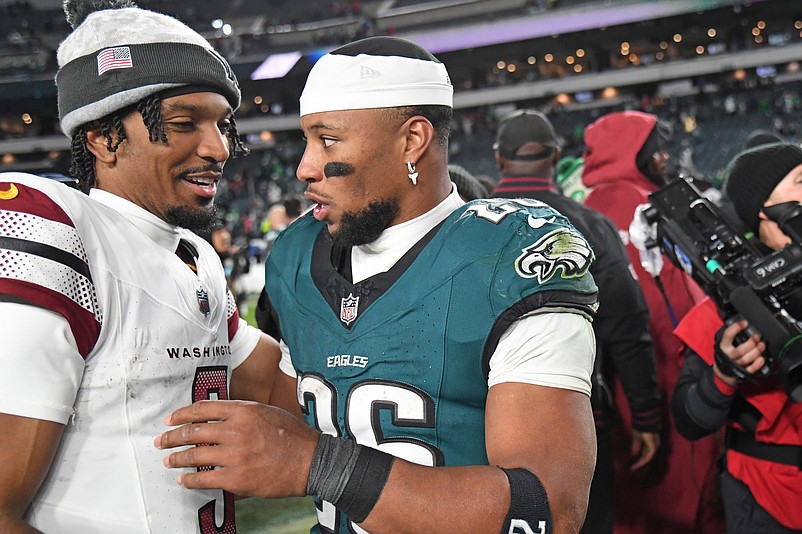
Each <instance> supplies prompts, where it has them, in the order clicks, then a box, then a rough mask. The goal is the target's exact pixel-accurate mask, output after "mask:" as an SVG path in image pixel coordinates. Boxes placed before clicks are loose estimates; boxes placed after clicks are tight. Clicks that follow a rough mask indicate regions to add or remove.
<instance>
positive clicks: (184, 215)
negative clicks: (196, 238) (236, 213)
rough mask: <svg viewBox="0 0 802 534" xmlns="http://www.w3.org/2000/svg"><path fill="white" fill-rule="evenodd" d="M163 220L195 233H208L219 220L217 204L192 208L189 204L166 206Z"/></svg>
mask: <svg viewBox="0 0 802 534" xmlns="http://www.w3.org/2000/svg"><path fill="white" fill-rule="evenodd" d="M164 217H165V220H166V221H167V222H168V223H170V224H172V225H173V226H180V227H181V228H186V229H187V230H191V231H193V232H195V233H196V234H204V233H208V232H210V231H211V230H212V226H214V224H215V223H216V222H218V221H219V217H218V216H217V206H215V205H214V204H212V205H211V206H209V207H200V208H194V207H189V206H173V207H170V208H167V212H166V213H165V214H164Z"/></svg>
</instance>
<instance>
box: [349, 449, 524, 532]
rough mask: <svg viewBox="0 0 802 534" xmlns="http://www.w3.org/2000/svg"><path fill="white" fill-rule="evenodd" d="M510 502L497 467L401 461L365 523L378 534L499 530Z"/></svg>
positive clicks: (502, 473) (503, 477)
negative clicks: (437, 465) (440, 465)
mask: <svg viewBox="0 0 802 534" xmlns="http://www.w3.org/2000/svg"><path fill="white" fill-rule="evenodd" d="M509 503H510V488H509V483H508V481H507V477H506V475H505V474H504V472H503V471H501V470H500V469H498V468H497V467H491V466H476V467H438V468H432V467H424V466H420V465H416V464H412V463H409V462H405V461H402V460H396V461H395V462H394V464H393V469H392V471H391V473H390V477H389V479H388V480H387V485H386V486H385V487H384V491H383V492H382V494H381V497H380V498H379V500H378V501H377V503H376V506H375V507H374V508H373V511H372V512H371V513H370V515H368V517H367V519H366V520H365V521H364V522H363V523H361V525H360V526H362V527H363V528H364V529H366V530H367V531H369V532H371V533H373V534H381V533H384V532H387V533H428V532H443V533H445V532H491V533H493V532H499V531H500V529H501V525H502V523H503V521H504V517H505V516H506V514H507V510H508V508H509Z"/></svg>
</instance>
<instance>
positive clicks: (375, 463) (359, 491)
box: [306, 434, 395, 523]
mask: <svg viewBox="0 0 802 534" xmlns="http://www.w3.org/2000/svg"><path fill="white" fill-rule="evenodd" d="M394 459H395V457H393V456H391V455H389V454H386V453H383V452H381V451H379V450H376V449H372V448H370V447H365V446H362V445H358V444H357V443H355V442H353V441H350V440H346V439H342V438H336V437H334V436H329V435H328V434H321V436H320V440H319V441H318V444H317V447H316V448H315V454H314V456H313V457H312V465H311V466H310V468H309V478H308V479H307V481H306V493H307V495H317V496H318V497H320V498H321V499H323V500H325V501H328V502H330V503H331V504H333V505H334V506H335V507H336V508H337V509H339V510H340V511H341V512H343V513H344V514H345V515H347V516H348V518H349V519H350V520H351V521H353V522H355V523H361V522H362V521H364V520H365V519H366V518H367V517H368V514H370V512H371V510H373V507H374V506H375V505H376V501H378V500H379V496H380V495H381V493H382V490H383V489H384V486H385V484H387V478H388V477H389V476H390V469H391V468H392V465H393V460H394Z"/></svg>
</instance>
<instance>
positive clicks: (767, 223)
mask: <svg viewBox="0 0 802 534" xmlns="http://www.w3.org/2000/svg"><path fill="white" fill-rule="evenodd" d="M725 190H726V193H727V195H728V197H729V198H730V200H731V201H732V203H733V207H734V209H735V212H736V213H737V215H738V217H739V219H740V220H741V222H742V223H743V225H744V227H745V229H746V230H747V231H749V232H753V233H754V235H755V236H757V237H759V239H760V241H761V242H762V244H763V245H765V246H766V247H767V251H768V252H770V250H779V249H781V248H783V247H785V246H786V245H788V244H790V243H791V239H790V238H789V237H788V236H787V235H785V234H784V233H783V232H782V231H781V230H780V228H779V226H778V225H777V223H775V222H774V221H772V220H769V219H768V217H767V216H766V215H765V213H764V212H763V208H764V207H768V206H772V205H774V204H778V203H781V202H789V201H796V202H802V148H800V147H799V146H797V145H794V144H787V143H777V144H770V145H763V146H758V147H756V148H752V149H749V150H746V151H744V152H741V153H740V154H739V155H737V156H736V157H735V158H734V159H733V161H732V162H731V163H730V166H729V172H728V177H727V181H726V184H725ZM791 312H792V313H798V311H796V310H791ZM797 317H798V315H797ZM724 319H729V318H727V317H725V318H724ZM729 322H730V321H728V323H729ZM747 327H748V323H747V322H746V321H742V320H736V321H733V322H732V324H729V325H728V326H727V325H725V324H724V321H723V320H722V319H721V318H720V317H719V314H718V310H717V307H716V305H715V304H714V303H713V301H712V300H709V299H708V300H706V301H703V302H702V303H700V304H699V305H697V306H696V307H695V308H694V309H693V310H692V311H691V312H689V313H688V315H686V317H685V318H684V319H683V321H682V322H681V323H680V324H679V326H678V327H677V329H676V332H675V333H676V334H677V336H678V337H679V338H680V339H681V340H682V341H683V342H684V343H685V344H686V349H685V359H684V362H683V367H682V373H681V375H680V379H679V381H678V383H677V386H676V388H675V389H674V395H673V398H672V410H673V414H674V418H675V422H676V425H677V430H678V431H679V432H680V433H681V434H682V435H683V436H685V437H686V438H688V439H690V440H696V439H699V438H701V437H702V436H707V435H710V434H713V433H716V432H717V431H719V430H720V429H721V428H722V427H725V428H726V431H725V432H726V433H725V444H726V454H725V457H724V458H723V459H722V462H721V465H722V470H721V471H722V472H721V480H720V482H721V498H722V501H723V504H724V511H725V519H726V525H727V533H728V534H735V533H747V532H748V533H750V534H751V533H790V532H800V531H801V530H802V403H794V402H792V401H791V399H790V398H789V396H788V394H787V393H786V391H785V390H784V389H783V387H782V386H781V383H780V380H779V379H778V377H777V376H776V374H775V375H771V376H767V377H762V378H750V379H746V380H739V379H738V378H736V376H735V373H733V372H732V370H733V367H732V365H735V366H737V367H738V368H740V369H741V370H745V371H746V372H747V373H749V374H750V375H751V374H755V373H757V372H758V371H760V370H761V368H762V367H763V366H764V364H765V363H766V361H767V360H766V357H765V356H764V354H763V353H764V351H765V350H766V343H765V342H764V341H762V340H761V338H760V335H759V334H757V333H754V334H752V335H747V333H746V332H744V330H745V329H746V328H747ZM742 332H744V333H742ZM739 334H741V336H740V337H739V338H738V339H739V340H740V339H741V338H744V340H743V341H741V342H740V343H739V342H738V341H736V336H738V335H739ZM716 351H720V352H719V354H718V355H717V354H716ZM717 358H718V361H719V362H724V363H722V364H719V363H716V362H717ZM726 362H730V363H729V364H728V363H726Z"/></svg>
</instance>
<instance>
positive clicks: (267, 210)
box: [0, 0, 802, 261]
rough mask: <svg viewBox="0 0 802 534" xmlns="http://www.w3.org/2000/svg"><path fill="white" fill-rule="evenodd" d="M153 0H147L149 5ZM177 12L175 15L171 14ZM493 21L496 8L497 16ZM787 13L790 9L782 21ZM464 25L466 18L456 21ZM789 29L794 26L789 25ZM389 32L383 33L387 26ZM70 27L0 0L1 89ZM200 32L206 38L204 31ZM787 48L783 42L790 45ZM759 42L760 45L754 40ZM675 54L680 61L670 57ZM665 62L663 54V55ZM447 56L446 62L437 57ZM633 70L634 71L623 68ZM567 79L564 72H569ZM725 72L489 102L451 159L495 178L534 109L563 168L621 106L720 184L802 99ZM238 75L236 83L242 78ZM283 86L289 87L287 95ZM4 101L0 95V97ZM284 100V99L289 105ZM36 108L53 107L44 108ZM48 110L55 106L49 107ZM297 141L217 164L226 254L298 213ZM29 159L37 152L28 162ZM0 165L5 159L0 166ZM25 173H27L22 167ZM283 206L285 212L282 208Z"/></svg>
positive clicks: (230, 46) (746, 41)
mask: <svg viewBox="0 0 802 534" xmlns="http://www.w3.org/2000/svg"><path fill="white" fill-rule="evenodd" d="M153 1H154V2H155V0H153ZM593 1H594V0H530V1H527V2H524V3H523V4H522V6H521V7H518V8H517V10H518V13H519V14H524V13H532V12H538V11H547V10H552V9H556V8H560V9H562V8H571V7H575V6H577V5H582V4H591V3H593ZM149 2H151V0H140V1H139V4H140V5H142V6H143V7H148V5H149ZM424 3H426V1H425V0H397V1H396V2H394V4H393V6H394V7H396V8H401V9H403V8H405V7H414V6H415V5H418V4H424ZM189 5H190V6H191V8H190V9H189V10H187V6H186V5H185V3H184V2H177V3H176V5H174V6H172V7H171V6H159V9H160V10H162V11H167V12H169V9H175V10H176V11H178V10H179V9H180V13H179V12H176V13H174V14H175V15H177V16H180V18H182V19H183V20H186V21H187V22H188V23H190V24H191V25H193V24H194V25H195V26H196V27H197V28H198V29H201V28H202V29H203V30H204V31H207V30H209V29H210V28H209V21H208V20H206V18H204V16H202V14H204V13H209V12H217V13H220V16H221V17H223V18H225V17H226V16H228V15H230V14H233V13H235V12H236V14H237V16H239V17H242V16H247V15H248V14H249V11H248V10H249V9H250V10H252V11H253V12H252V13H251V15H253V16H256V15H258V14H262V15H264V9H263V6H262V5H261V4H260V3H259V2H243V1H239V2H233V3H232V4H231V5H223V4H219V3H218V2H213V1H212V0H197V1H195V2H191V3H190V4H189ZM179 6H180V8H179ZM271 8H272V9H271V10H270V12H271V16H270V17H271V18H270V19H268V20H267V21H266V22H265V21H262V22H261V24H263V25H264V24H267V25H268V26H270V27H278V26H279V25H282V24H288V25H290V26H297V25H298V24H301V23H307V22H314V21H326V20H338V19H349V20H352V19H354V18H356V19H360V18H361V19H364V21H363V24H361V25H359V29H358V30H357V33H356V34H354V33H349V32H347V31H345V30H344V28H346V27H348V28H353V27H354V26H353V25H350V26H346V25H337V24H334V25H332V26H331V27H327V28H326V27H322V29H321V30H320V31H319V32H317V33H315V34H314V37H313V41H314V42H310V43H309V46H310V47H312V46H316V45H323V44H336V43H340V42H346V41H350V40H353V39H355V38H359V37H363V36H366V35H370V34H373V33H375V32H376V31H378V30H377V27H376V26H375V25H374V24H373V21H371V18H370V17H369V16H367V15H366V10H365V9H364V6H363V3H362V2H360V1H358V0H354V1H346V0H334V1H331V2H319V1H316V0H315V1H307V0H277V1H276V2H271ZM496 15H497V16H501V15H502V13H497V14H496ZM791 16H792V14H790V13H789V14H788V17H791ZM463 22H464V21H463ZM791 24H793V23H791ZM263 30H264V32H263V33H262V34H261V35H257V34H258V33H259V32H255V33H254V34H252V35H250V36H249V37H248V38H245V39H243V38H238V39H225V38H222V39H220V41H219V42H216V43H215V44H216V46H217V47H218V49H222V50H224V51H227V53H228V54H233V55H238V54H239V55H241V54H247V53H256V52H259V53H265V52H266V51H267V50H269V46H270V43H269V33H268V32H267V31H266V30H265V28H263ZM385 30H386V31H390V32H392V28H385ZM729 30H730V31H732V32H736V33H734V34H732V36H730V38H729V41H728V44H727V47H728V49H729V50H733V51H734V50H737V49H746V48H750V47H755V46H758V45H757V44H756V42H755V41H754V40H753V39H750V38H743V39H741V38H735V37H734V36H738V35H741V34H743V35H744V36H747V35H748V36H751V33H750V32H751V31H752V28H751V27H750V26H749V25H746V26H742V27H738V28H730V29H729ZM67 32H68V28H67V27H66V23H65V22H64V17H63V15H62V13H61V12H60V11H58V10H53V11H41V10H40V9H38V8H37V9H34V6H32V4H31V3H30V2H29V1H28V0H0V82H2V80H3V79H10V78H14V77H15V76H21V75H22V76H30V75H33V74H37V73H39V74H42V73H48V72H50V71H54V70H55V57H54V56H55V54H54V50H55V48H56V47H57V46H58V43H59V41H60V39H61V36H63V35H65V34H66V33H67ZM207 33H208V32H207ZM789 42H790V41H789ZM764 46H769V45H768V43H764ZM677 57H679V56H677ZM667 59H668V58H667ZM444 61H445V60H444ZM588 65H589V66H590V68H591V69H593V68H596V69H602V68H608V69H609V68H617V67H619V65H618V64H616V63H615V62H614V61H609V62H608V61H601V62H598V61H597V62H595V63H594V62H590V63H588ZM630 66H631V67H632V68H637V66H636V65H630ZM572 74H573V73H572ZM742 74H743V76H735V75H733V73H726V72H722V73H717V74H715V75H710V76H698V77H695V78H693V79H692V80H691V81H690V82H689V83H690V84H691V85H690V86H689V87H688V88H687V91H684V92H679V93H677V94H674V95H672V96H661V92H660V90H659V89H660V88H659V87H658V85H657V84H652V85H650V86H648V87H643V86H639V87H633V88H630V89H626V88H622V89H620V92H619V94H617V95H616V97H615V98H611V99H609V100H606V99H605V98H604V97H601V96H600V95H598V94H597V95H594V96H593V98H592V101H590V102H584V103H583V102H579V101H578V99H577V98H572V101H571V102H569V103H566V102H561V101H560V99H559V98H556V97H554V96H551V97H548V98H541V99H538V100H530V101H522V102H515V103H507V104H497V105H488V106H482V107H478V108H465V109H457V110H455V114H454V121H453V124H452V137H451V142H450V152H451V153H450V160H451V162H452V163H454V164H456V165H459V166H461V167H463V168H464V169H466V170H467V171H468V172H469V173H471V174H473V175H475V176H478V177H480V178H481V179H482V180H484V181H485V183H488V182H491V183H492V182H493V181H494V180H497V178H498V177H497V175H496V167H495V163H494V160H493V150H492V144H493V138H494V136H495V133H496V130H497V126H498V121H499V119H500V117H502V116H504V115H505V114H507V113H508V112H510V111H512V110H513V109H515V108H522V107H528V108H533V109H539V110H541V111H543V112H544V113H546V114H548V116H549V118H550V119H551V121H552V122H553V124H554V126H555V128H556V129H557V130H558V132H559V133H560V135H561V136H562V137H563V139H564V140H565V144H564V146H563V155H564V156H565V160H566V164H565V166H566V168H569V167H571V161H572V160H574V159H575V158H579V157H580V156H581V154H582V152H583V150H584V144H583V138H582V136H583V132H584V129H585V127H586V126H587V125H588V124H590V123H592V122H593V121H594V120H596V119H597V118H599V117H600V116H601V115H604V114H606V113H610V112H613V111H619V110H624V109H632V110H641V111H645V112H649V113H654V114H656V115H658V116H659V117H660V118H661V119H662V120H664V121H666V122H667V123H668V124H670V125H671V126H672V128H673V131H674V136H673V138H672V146H671V156H672V157H671V160H670V163H669V165H670V170H669V174H670V175H673V176H677V175H680V174H683V175H686V176H688V175H690V176H694V177H696V178H697V179H698V180H700V181H702V182H703V183H706V184H709V185H710V186H711V187H713V188H718V187H720V186H721V178H722V172H723V169H724V167H725V165H726V163H727V162H728V161H729V160H730V159H731V158H732V157H733V156H734V155H735V153H737V151H738V149H739V148H740V147H741V146H742V145H743V143H744V141H745V139H746V138H747V136H749V135H750V134H751V133H752V132H754V131H757V130H763V131H767V132H771V133H774V134H776V135H778V136H780V137H781V138H783V139H785V140H787V141H791V142H797V141H798V140H799V137H800V134H802V132H799V131H798V129H797V128H798V125H799V124H800V119H801V118H802V101H800V96H799V95H800V92H801V90H802V81H798V80H797V79H798V78H799V76H797V77H794V76H776V75H777V73H774V75H773V76H765V75H764V76H759V75H758V74H757V73H756V72H755V71H754V70H750V71H746V72H743V73H742ZM565 75H566V72H563V71H560V70H559V69H553V68H545V67H544V65H543V64H542V62H541V63H540V64H539V65H536V66H533V67H532V68H523V67H522V68H519V69H517V70H513V71H511V70H509V69H506V68H503V67H501V66H499V65H495V66H493V67H492V68H489V69H487V70H486V71H482V73H481V74H480V75H478V76H475V77H474V78H473V79H472V80H470V81H469V82H466V83H463V84H460V82H459V81H458V80H455V81H454V83H455V89H456V90H457V91H460V90H465V89H477V88H482V87H498V86H504V85H514V84H517V83H522V82H531V81H535V80H539V79H544V78H548V77H557V78H559V77H562V76H565ZM245 81H246V80H243V82H245ZM289 92H290V91H288V93H289ZM1 99H3V94H2V93H0V100H1ZM287 99H288V102H286V103H281V104H282V105H280V106H279V107H278V109H279V112H284V113H292V111H291V110H292V109H294V108H297V95H289V94H288V95H287ZM290 100H292V102H291V103H290ZM42 105H43V106H44V107H46V106H48V105H51V103H49V102H44V101H43V102H42ZM52 105H53V106H54V105H55V104H54V103H52ZM51 111H52V113H51V115H53V119H52V120H50V121H48V120H43V119H42V118H41V117H40V118H38V120H35V121H32V124H30V125H26V124H25V123H24V122H20V121H19V117H18V116H13V117H12V116H4V112H3V111H2V110H0V140H3V139H18V138H26V137H36V136H42V135H59V132H58V130H57V120H55V110H51ZM258 113H260V108H259V106H255V105H253V103H252V102H249V101H244V102H243V106H242V108H241V109H240V110H239V111H238V114H237V117H238V118H244V117H248V116H249V115H250V116H253V115H255V114H258ZM303 143H304V142H303V140H302V139H301V136H300V132H298V131H284V132H274V133H273V139H272V140H271V141H270V142H269V143H266V144H263V143H261V142H257V143H254V144H252V147H251V148H252V153H251V155H250V156H248V157H245V158H241V159H238V160H231V161H229V163H228V164H227V166H226V177H227V180H226V181H224V182H223V183H222V184H221V187H220V191H219V194H218V197H217V201H218V205H219V209H220V213H221V217H222V221H221V224H222V225H223V226H224V227H225V228H226V229H227V231H228V232H229V234H230V239H229V240H230V243H231V246H232V247H233V249H235V250H237V251H245V252H247V256H248V257H249V258H250V259H252V260H255V261H261V260H262V259H263V258H264V255H265V254H266V253H267V251H268V250H269V246H270V240H271V238H272V237H273V236H274V235H275V233H276V231H278V230H280V229H281V228H283V226H284V225H286V220H285V218H284V216H281V215H280V214H279V212H281V211H282V210H284V211H289V212H290V213H289V214H288V215H289V216H290V217H293V216H294V212H296V211H302V210H303V209H305V208H306V206H305V205H304V201H303V196H302V191H303V184H301V183H300V182H299V181H298V180H297V179H296V178H295V167H296V165H297V162H298V161H299V160H300V157H301V154H302V152H303V146H304V144H303ZM25 157H26V156H25V155H24V154H18V155H16V156H15V158H17V159H16V161H14V162H12V163H25ZM31 157H32V158H33V157H39V158H41V157H42V156H41V154H40V155H31ZM51 159H52V161H53V163H52V167H53V168H52V169H49V172H55V173H63V174H66V170H67V168H68V161H69V154H68V152H67V151H62V152H60V153H59V152H56V153H53V154H52V157H51ZM2 163H4V164H6V165H7V164H8V163H9V162H7V161H3V162H2ZM26 170H27V169H26ZM288 203H289V205H290V206H291V208H287V207H286V206H287V205H288Z"/></svg>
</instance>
